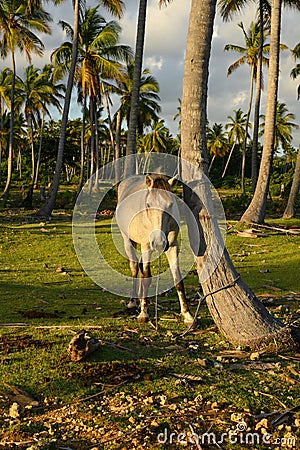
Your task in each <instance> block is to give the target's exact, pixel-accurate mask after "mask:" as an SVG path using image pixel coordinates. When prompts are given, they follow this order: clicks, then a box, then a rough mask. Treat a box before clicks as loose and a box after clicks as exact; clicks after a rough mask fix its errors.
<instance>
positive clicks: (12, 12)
mask: <svg viewBox="0 0 300 450" xmlns="http://www.w3.org/2000/svg"><path fill="white" fill-rule="evenodd" d="M26 6H27V5H26V3H24V2H22V1H20V0H0V55H1V57H2V58H6V57H7V55H8V53H9V52H14V51H15V49H18V50H19V51H20V52H21V53H25V55H26V57H27V59H28V60H29V61H31V53H32V52H34V53H37V54H38V55H40V56H41V55H42V51H43V49H44V45H43V43H42V41H41V40H40V39H39V38H38V37H37V36H36V35H35V34H34V33H33V32H32V31H31V30H32V29H33V30H37V31H39V32H42V33H48V34H50V28H49V25H48V22H50V21H51V16H50V14H48V13H46V12H45V11H44V10H42V9H34V10H33V11H32V13H31V14H28V11H27V10H26Z"/></svg>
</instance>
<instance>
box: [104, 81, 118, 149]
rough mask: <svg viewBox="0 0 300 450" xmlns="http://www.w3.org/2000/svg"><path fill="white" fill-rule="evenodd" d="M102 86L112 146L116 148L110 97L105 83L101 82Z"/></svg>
mask: <svg viewBox="0 0 300 450" xmlns="http://www.w3.org/2000/svg"><path fill="white" fill-rule="evenodd" d="M101 87H102V94H103V97H104V102H105V107H106V112H107V120H108V128H109V135H110V141H111V145H112V148H114V146H115V139H114V132H113V125H112V120H111V114H110V107H109V97H108V93H107V92H105V90H104V85H103V83H101Z"/></svg>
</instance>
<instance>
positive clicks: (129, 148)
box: [126, 0, 147, 174]
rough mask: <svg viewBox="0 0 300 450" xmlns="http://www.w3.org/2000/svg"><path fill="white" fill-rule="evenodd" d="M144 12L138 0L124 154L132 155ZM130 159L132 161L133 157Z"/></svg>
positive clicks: (144, 5)
mask: <svg viewBox="0 0 300 450" xmlns="http://www.w3.org/2000/svg"><path fill="white" fill-rule="evenodd" d="M146 12H147V0H140V3H139V15H138V24H137V35H136V46H135V60H134V71H133V81H132V93H131V105H130V116H129V126H128V134H127V148H126V155H132V154H134V153H136V132H137V127H138V106H139V96H140V82H141V73H142V66H143V54H144V40H145V28H146ZM130 161H132V162H133V159H132V160H130ZM126 172H127V173H128V174H132V173H135V167H134V166H133V164H132V163H129V165H128V164H127V167H126Z"/></svg>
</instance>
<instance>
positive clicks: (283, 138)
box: [260, 102, 299, 150]
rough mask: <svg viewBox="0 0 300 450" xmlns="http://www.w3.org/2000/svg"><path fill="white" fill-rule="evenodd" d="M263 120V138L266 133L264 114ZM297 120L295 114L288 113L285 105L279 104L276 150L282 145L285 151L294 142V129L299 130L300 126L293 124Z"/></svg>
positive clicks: (276, 125)
mask: <svg viewBox="0 0 300 450" xmlns="http://www.w3.org/2000/svg"><path fill="white" fill-rule="evenodd" d="M261 118H262V119H263V122H262V123H261V132H260V135H261V136H262V135H263V134H264V131H265V115H264V114H262V115H261ZM295 118H296V116H295V114H293V113H289V112H288V109H287V106H286V104H285V103H280V102H277V105H276V123H275V141H274V148H275V150H277V149H278V147H279V144H281V147H282V149H283V150H285V149H286V148H287V147H288V146H289V144H290V143H291V142H292V140H293V135H292V131H293V129H294V130H297V129H298V128H299V125H298V124H296V123H295V122H293V120H295Z"/></svg>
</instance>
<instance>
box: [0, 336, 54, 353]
mask: <svg viewBox="0 0 300 450" xmlns="http://www.w3.org/2000/svg"><path fill="white" fill-rule="evenodd" d="M52 345H53V343H52V342H45V341H41V340H39V339H33V338H32V336H30V335H27V334H26V335H24V336H18V337H17V338H15V337H11V336H0V353H2V352H3V353H4V354H5V355H7V354H8V353H11V352H13V351H16V350H23V349H28V348H49V349H50V348H51V347H52Z"/></svg>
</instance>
